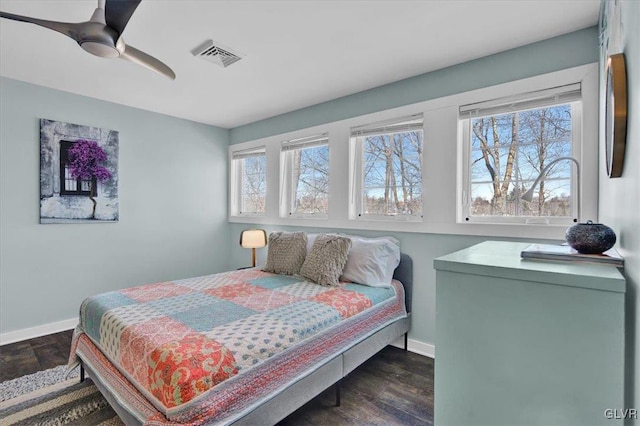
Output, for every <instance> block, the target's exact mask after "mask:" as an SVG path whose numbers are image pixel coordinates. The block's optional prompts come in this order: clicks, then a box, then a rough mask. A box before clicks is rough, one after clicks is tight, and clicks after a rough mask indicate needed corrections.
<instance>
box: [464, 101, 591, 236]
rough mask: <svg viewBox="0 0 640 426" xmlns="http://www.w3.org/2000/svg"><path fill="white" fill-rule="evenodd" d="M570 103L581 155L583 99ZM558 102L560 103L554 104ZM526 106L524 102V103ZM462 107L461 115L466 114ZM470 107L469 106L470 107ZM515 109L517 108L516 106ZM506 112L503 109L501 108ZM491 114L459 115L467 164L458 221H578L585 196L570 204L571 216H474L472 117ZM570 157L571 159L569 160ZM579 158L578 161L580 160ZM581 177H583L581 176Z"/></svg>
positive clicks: (574, 145) (574, 143)
mask: <svg viewBox="0 0 640 426" xmlns="http://www.w3.org/2000/svg"><path fill="white" fill-rule="evenodd" d="M522 97H525V98H526V94H524V95H522V96H520V98H522ZM566 103H568V104H570V105H571V112H572V114H571V118H572V120H571V156H572V157H573V158H576V159H577V158H581V153H582V100H581V98H580V99H575V98H572V99H571V101H570V102H566ZM547 105H554V103H548V104H547ZM555 105H558V104H555ZM523 106H524V105H523ZM543 107H544V106H543V105H538V106H536V108H543ZM460 110H461V115H463V113H462V111H463V108H461V109H460ZM469 110H470V109H467V111H469ZM514 110H516V109H514ZM521 110H522V109H520V108H518V109H517V111H521ZM502 113H504V110H502ZM481 116H488V115H487V114H476V115H474V114H468V115H466V116H463V117H461V118H460V122H459V126H458V132H459V135H460V138H461V141H460V145H461V146H462V148H461V151H462V164H466V167H463V166H461V168H462V182H461V185H460V186H459V193H458V200H459V201H458V202H459V206H458V209H457V211H458V223H461V224H470V223H477V224H497V225H499V224H513V225H523V224H533V225H560V226H565V227H566V226H571V225H573V224H574V222H577V221H578V217H579V216H580V214H579V212H581V211H582V208H581V207H582V206H581V205H582V199H581V198H580V197H577V199H578V203H580V206H578V205H576V203H572V208H571V216H563V217H549V216H472V215H471V214H470V201H471V198H470V196H469V194H468V191H469V190H470V188H469V187H470V184H471V177H470V167H469V160H470V157H471V146H470V144H469V141H470V138H471V121H472V120H473V119H474V118H476V117H481ZM567 161H569V160H567ZM569 162H570V163H571V171H572V179H571V193H572V194H574V199H576V197H575V194H577V193H578V187H579V186H580V182H578V179H577V176H576V169H575V164H573V162H571V161H569ZM578 162H579V161H578ZM580 180H582V177H581V178H580Z"/></svg>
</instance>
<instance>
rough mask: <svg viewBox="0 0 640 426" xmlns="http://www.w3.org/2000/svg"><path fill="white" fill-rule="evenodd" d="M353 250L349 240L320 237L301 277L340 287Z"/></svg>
mask: <svg viewBox="0 0 640 426" xmlns="http://www.w3.org/2000/svg"><path fill="white" fill-rule="evenodd" d="M349 248H351V240H350V239H349V238H345V237H340V236H338V235H318V237H317V238H316V240H315V241H314V242H313V245H312V246H311V250H310V251H309V253H307V258H306V259H305V260H304V263H303V264H302V268H301V269H300V275H302V276H303V277H305V278H308V279H310V280H311V281H315V282H317V283H318V284H321V285H338V279H339V277H340V275H341V274H342V269H344V265H345V264H346V263H347V256H348V255H349Z"/></svg>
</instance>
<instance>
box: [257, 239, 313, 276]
mask: <svg viewBox="0 0 640 426" xmlns="http://www.w3.org/2000/svg"><path fill="white" fill-rule="evenodd" d="M306 253H307V234H305V233H304V232H272V233H271V234H269V249H268V251H267V264H266V265H265V266H264V270H265V271H266V272H273V273H275V274H286V275H295V274H297V273H299V272H300V267H301V266H302V263H303V262H304V258H305V255H306Z"/></svg>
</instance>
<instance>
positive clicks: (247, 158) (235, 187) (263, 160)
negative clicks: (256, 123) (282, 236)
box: [231, 147, 267, 216]
mask: <svg viewBox="0 0 640 426" xmlns="http://www.w3.org/2000/svg"><path fill="white" fill-rule="evenodd" d="M266 165H267V157H266V155H265V148H264V147H260V148H255V149H250V150H244V151H235V152H232V153H231V174H232V175H231V182H232V186H231V188H232V189H231V197H232V199H231V206H232V215H235V216H241V215H262V214H264V213H265V211H266V208H265V207H266V194H267V184H266Z"/></svg>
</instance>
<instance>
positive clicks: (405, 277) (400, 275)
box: [393, 253, 413, 312]
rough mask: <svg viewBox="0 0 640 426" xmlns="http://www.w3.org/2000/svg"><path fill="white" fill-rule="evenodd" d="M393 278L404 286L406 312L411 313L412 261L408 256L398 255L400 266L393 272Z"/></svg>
mask: <svg viewBox="0 0 640 426" xmlns="http://www.w3.org/2000/svg"><path fill="white" fill-rule="evenodd" d="M393 278H395V279H396V280H398V281H400V282H401V283H402V284H404V294H405V296H404V297H405V304H406V305H407V312H411V298H412V296H413V259H411V258H410V257H409V255H408V254H404V253H400V264H399V265H398V267H397V268H396V270H395V271H394V272H393Z"/></svg>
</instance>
